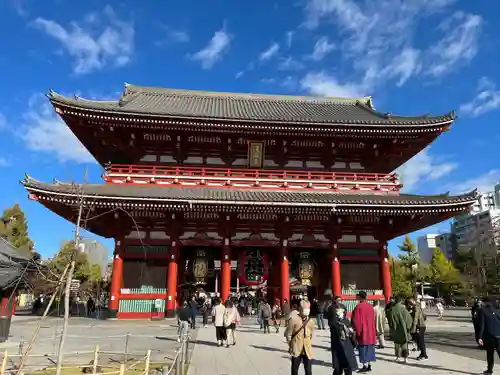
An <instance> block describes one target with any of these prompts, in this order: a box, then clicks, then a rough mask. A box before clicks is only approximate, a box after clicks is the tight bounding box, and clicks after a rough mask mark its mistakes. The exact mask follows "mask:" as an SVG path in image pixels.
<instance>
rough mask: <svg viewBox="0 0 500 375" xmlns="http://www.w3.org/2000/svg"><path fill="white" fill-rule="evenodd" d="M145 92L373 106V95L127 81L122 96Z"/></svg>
mask: <svg viewBox="0 0 500 375" xmlns="http://www.w3.org/2000/svg"><path fill="white" fill-rule="evenodd" d="M136 93H145V94H166V95H172V96H174V95H178V96H198V97H200V96H206V97H212V98H217V97H219V98H233V99H245V100H264V101H297V102H319V103H335V104H345V105H356V104H357V103H363V104H364V105H366V106H372V97H371V96H365V97H358V98H343V97H329V96H307V95H283V94H255V93H243V92H240V93H232V92H223V91H211V90H208V91H204V90H187V89H174V88H162V87H153V86H139V85H132V84H129V83H125V91H124V93H123V95H122V97H125V96H127V95H130V94H136Z"/></svg>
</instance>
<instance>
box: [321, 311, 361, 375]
mask: <svg viewBox="0 0 500 375" xmlns="http://www.w3.org/2000/svg"><path fill="white" fill-rule="evenodd" d="M325 313H326V314H327V316H328V317H329V319H328V322H329V328H330V350H331V352H332V367H333V375H342V374H344V375H352V373H353V371H356V370H357V369H358V362H357V360H356V355H355V354H354V348H355V347H356V340H355V338H354V331H353V329H352V327H351V325H350V323H349V320H348V319H347V318H346V316H345V314H344V311H343V310H342V309H336V308H335V305H333V304H332V305H330V306H329V307H328V310H327V311H325Z"/></svg>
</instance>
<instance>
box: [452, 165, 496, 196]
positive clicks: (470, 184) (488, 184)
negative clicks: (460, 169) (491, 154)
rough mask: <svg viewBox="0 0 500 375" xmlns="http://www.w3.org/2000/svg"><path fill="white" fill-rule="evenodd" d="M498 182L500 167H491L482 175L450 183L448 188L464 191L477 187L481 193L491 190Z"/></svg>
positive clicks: (459, 191) (458, 191)
mask: <svg viewBox="0 0 500 375" xmlns="http://www.w3.org/2000/svg"><path fill="white" fill-rule="evenodd" d="M498 182H500V169H492V170H490V171H488V172H486V173H484V174H482V175H479V176H476V177H473V178H470V179H468V180H465V181H462V182H459V183H454V184H452V185H450V186H449V187H450V190H452V191H454V192H456V193H458V194H459V193H466V192H469V191H472V190H474V189H478V191H479V192H481V193H487V192H489V191H493V188H494V186H495V184H497V183H498Z"/></svg>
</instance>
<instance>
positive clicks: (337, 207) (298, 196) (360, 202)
mask: <svg viewBox="0 0 500 375" xmlns="http://www.w3.org/2000/svg"><path fill="white" fill-rule="evenodd" d="M22 184H23V185H24V186H25V187H26V189H27V190H28V192H29V193H31V194H33V195H34V196H36V197H37V198H38V199H47V200H50V201H54V202H60V203H63V204H68V205H69V204H74V203H75V202H78V201H80V200H81V199H83V202H84V203H92V204H95V205H104V206H123V207H135V208H154V207H159V208H161V207H167V206H187V207H192V206H239V207H242V206H247V207H282V208H304V209H308V208H311V207H313V208H315V209H322V210H328V211H331V212H341V211H344V210H362V211H365V210H367V211H370V212H373V213H375V212H376V211H386V210H391V211H394V210H395V211H406V212H407V213H411V212H413V211H414V210H415V212H428V213H436V214H438V213H439V212H452V211H453V212H460V211H464V210H466V209H467V208H468V207H470V206H471V205H472V204H474V202H475V201H476V197H477V192H476V191H472V192H470V193H468V194H464V195H460V196H442V197H441V196H439V197H436V196H432V197H419V198H420V199H418V200H417V199H416V198H413V199H412V196H404V197H400V196H397V199H396V197H388V196H382V195H381V196H377V195H370V196H369V198H370V199H361V195H359V194H358V195H356V194H351V195H347V194H330V193H298V192H293V191H285V192H282V193H280V194H278V193H277V192H269V191H266V192H261V191H258V190H255V191H250V192H248V191H247V192H244V193H243V192H242V191H241V190H239V191H238V190H237V189H233V190H231V189H226V190H222V189H212V190H211V191H212V192H215V193H214V194H213V195H214V197H213V198H212V197H209V196H210V189H211V188H177V187H175V188H168V187H151V188H145V187H140V186H139V187H120V186H111V185H87V186H86V187H85V188H84V187H82V186H81V185H74V186H73V185H66V184H57V185H50V184H44V183H40V182H38V181H36V180H33V179H28V178H27V179H25V180H24V181H22ZM110 186H111V187H110ZM111 188H112V189H114V191H115V192H116V193H113V194H110V189H111ZM106 189H107V191H106ZM146 189H149V190H146ZM155 189H156V190H155ZM99 191H102V194H101V193H100V192H99ZM155 191H156V192H158V193H162V194H164V196H160V194H158V195H156V196H154V194H152V193H151V192H153V193H154V192H155ZM233 192H237V194H233ZM127 193H129V194H127ZM131 193H133V194H131ZM226 193H227V197H225V196H224V194H226ZM121 194H123V195H121ZM168 194H171V196H168ZM245 194H247V198H248V197H252V196H253V197H254V199H252V200H250V199H245ZM258 194H268V197H269V199H268V200H265V199H262V197H265V196H266V195H260V196H259V195H258ZM145 195H147V196H145ZM221 197H222V198H221ZM416 197H417V196H416ZM239 198H241V199H239ZM363 198H366V197H363ZM425 198H427V199H425Z"/></svg>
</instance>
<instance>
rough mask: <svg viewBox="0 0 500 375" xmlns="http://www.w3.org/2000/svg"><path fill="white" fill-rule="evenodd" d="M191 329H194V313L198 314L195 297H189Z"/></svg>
mask: <svg viewBox="0 0 500 375" xmlns="http://www.w3.org/2000/svg"><path fill="white" fill-rule="evenodd" d="M190 306H191V329H196V315H197V314H198V302H196V297H195V296H193V297H191V302H190Z"/></svg>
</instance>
